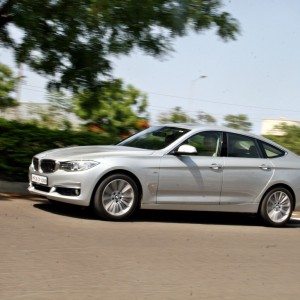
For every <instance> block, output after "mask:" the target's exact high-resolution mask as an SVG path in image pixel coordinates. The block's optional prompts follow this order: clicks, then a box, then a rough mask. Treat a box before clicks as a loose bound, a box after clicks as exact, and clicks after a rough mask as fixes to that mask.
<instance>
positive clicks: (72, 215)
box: [0, 194, 300, 300]
mask: <svg viewBox="0 0 300 300" xmlns="http://www.w3.org/2000/svg"><path fill="white" fill-rule="evenodd" d="M299 217H300V215H299ZM0 238H1V239H0V299H1V300H2V299H39V300H40V299H64V300H66V299H122V300H125V299H130V300H131V299H264V300H265V299H268V300H271V299H272V300H274V299H285V300H287V299H297V300H298V299H300V219H299V220H296V219H295V220H293V221H292V222H291V223H290V224H289V226H288V227H287V228H281V229H274V228H266V227H263V226H261V225H260V224H259V223H258V222H257V221H256V219H255V218H253V217H252V216H247V215H237V214H216V213H210V214H208V213H194V212H155V211H144V212H140V213H139V214H138V215H137V216H135V217H134V218H133V220H132V221H130V222H104V221H100V220H96V219H94V218H93V216H92V215H91V213H90V212H89V211H87V210H84V209H81V208H77V207H72V206H64V207H54V206H52V205H50V204H48V202H47V201H46V200H41V199H38V198H35V200H32V199H22V198H18V197H11V196H8V195H3V194H2V195H0Z"/></svg>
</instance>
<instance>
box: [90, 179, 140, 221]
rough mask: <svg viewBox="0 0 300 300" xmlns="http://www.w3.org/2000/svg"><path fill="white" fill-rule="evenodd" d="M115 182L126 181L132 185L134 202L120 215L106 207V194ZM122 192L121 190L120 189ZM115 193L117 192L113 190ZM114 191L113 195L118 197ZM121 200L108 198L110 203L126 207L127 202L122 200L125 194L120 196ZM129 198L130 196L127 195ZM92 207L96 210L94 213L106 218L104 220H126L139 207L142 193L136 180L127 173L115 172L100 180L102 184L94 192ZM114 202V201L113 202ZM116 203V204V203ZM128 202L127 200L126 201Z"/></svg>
mask: <svg viewBox="0 0 300 300" xmlns="http://www.w3.org/2000/svg"><path fill="white" fill-rule="evenodd" d="M113 182H123V183H124V182H126V183H127V184H129V185H130V195H131V196H132V200H131V201H132V203H131V205H130V207H129V208H128V207H127V208H126V209H124V213H122V214H120V215H116V214H114V213H113V212H109V211H108V209H107V208H105V205H104V202H105V201H106V200H105V194H104V193H107V192H106V191H108V188H109V187H110V186H111V185H112V184H114V183H113ZM120 192H121V191H120ZM113 193H115V192H113ZM113 193H112V194H111V197H116V195H115V196H113ZM121 194H122V195H125V193H121ZM119 197H120V200H118V199H117V200H111V199H110V200H108V201H109V204H110V203H112V205H115V206H117V207H119V206H122V205H123V206H124V207H125V204H124V203H125V202H124V201H122V197H123V196H121V195H120V196H119ZM106 198H107V194H106ZM126 198H129V197H126ZM92 200H93V201H92V209H93V211H94V213H95V214H96V215H97V216H98V217H100V218H102V219H104V220H109V221H116V220H125V219H127V218H128V217H129V216H131V215H132V214H133V213H134V211H135V210H136V209H137V207H138V203H139V200H140V195H139V189H138V187H137V184H136V182H135V181H134V180H133V179H132V178H131V177H130V176H128V175H125V174H121V173H120V174H113V175H111V176H108V177H106V178H105V179H104V180H103V181H101V182H100V184H99V185H98V186H97V188H96V191H95V193H94V197H93V199H92ZM118 201H119V202H118ZM113 202H114V203H113ZM115 203H116V204H115ZM118 203H120V204H118ZM126 203H127V202H126Z"/></svg>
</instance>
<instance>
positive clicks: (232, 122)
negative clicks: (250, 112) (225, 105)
mask: <svg viewBox="0 0 300 300" xmlns="http://www.w3.org/2000/svg"><path fill="white" fill-rule="evenodd" d="M224 120H225V122H226V123H225V124H224V125H225V126H226V127H229V128H234V129H239V130H244V131H250V130H251V128H252V123H251V122H249V119H248V116H247V115H244V114H239V115H227V116H225V118H224Z"/></svg>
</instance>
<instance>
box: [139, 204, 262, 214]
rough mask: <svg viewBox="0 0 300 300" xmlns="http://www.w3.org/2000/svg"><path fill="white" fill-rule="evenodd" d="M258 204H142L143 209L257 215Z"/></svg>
mask: <svg viewBox="0 0 300 300" xmlns="http://www.w3.org/2000/svg"><path fill="white" fill-rule="evenodd" d="M258 206H259V204H258V203H251V204H223V205H219V204H173V203H170V204H156V203H151V204H149V203H142V204H141V209H164V210H194V211H218V212H241V213H257V211H258Z"/></svg>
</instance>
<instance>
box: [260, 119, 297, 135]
mask: <svg viewBox="0 0 300 300" xmlns="http://www.w3.org/2000/svg"><path fill="white" fill-rule="evenodd" d="M283 124H286V125H289V126H300V121H294V120H287V119H285V118H280V119H265V120H263V121H262V128H261V134H262V135H283V134H284V133H283V132H282V130H280V129H278V128H276V127H277V126H280V125H283Z"/></svg>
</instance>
